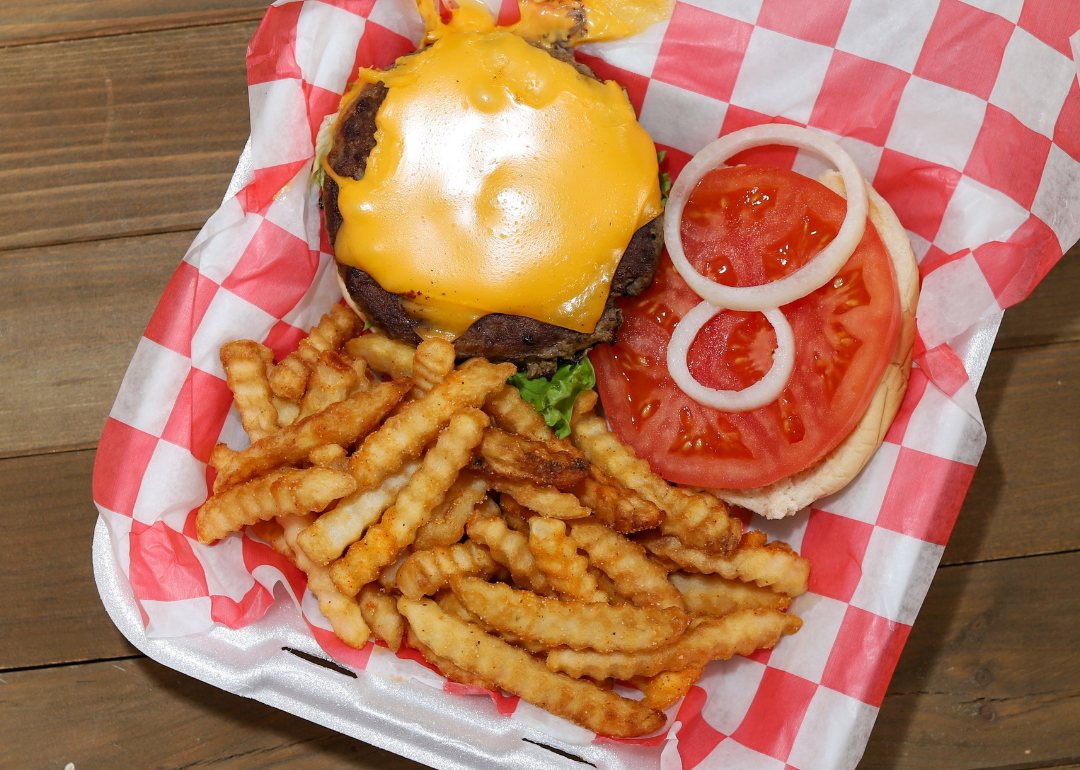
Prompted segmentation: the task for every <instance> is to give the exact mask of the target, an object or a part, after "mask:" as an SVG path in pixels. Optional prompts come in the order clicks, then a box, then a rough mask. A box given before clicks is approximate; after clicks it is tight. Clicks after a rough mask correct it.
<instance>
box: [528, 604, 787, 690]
mask: <svg viewBox="0 0 1080 770" xmlns="http://www.w3.org/2000/svg"><path fill="white" fill-rule="evenodd" d="M800 627H802V620H801V619H800V618H799V617H798V616H797V615H788V614H786V613H783V612H777V611H776V610H771V609H756V610H739V611H738V612H733V613H731V614H730V615H725V616H724V617H722V618H712V617H705V618H700V619H698V620H697V621H696V622H695V623H694V624H692V625H691V626H690V629H689V630H688V631H687V632H686V633H685V634H683V635H682V636H681V637H679V638H678V639H677V640H676V641H674V642H672V643H671V644H668V645H665V646H664V647H660V648H658V649H655V650H651V651H649V652H637V653H628V652H607V653H603V652H594V651H591V650H567V649H557V650H552V651H551V652H550V653H549V654H548V657H547V666H548V668H550V669H551V670H552V671H562V672H564V673H566V674H569V675H570V676H572V677H575V678H576V677H581V676H588V677H591V678H593V679H607V678H608V677H614V678H615V679H622V680H624V681H625V680H629V679H632V678H633V677H635V676H656V675H657V674H659V673H660V672H661V671H681V670H685V669H688V668H703V667H704V666H705V664H707V663H708V662H709V661H711V660H727V659H728V658H730V657H732V656H733V655H749V654H750V653H752V652H754V650H760V649H768V648H770V647H772V646H774V645H775V644H776V643H777V642H778V641H780V637H782V636H785V635H787V634H793V633H795V632H796V631H798V630H799V628H800Z"/></svg>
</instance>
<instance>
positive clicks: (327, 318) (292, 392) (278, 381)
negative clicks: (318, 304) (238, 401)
mask: <svg viewBox="0 0 1080 770" xmlns="http://www.w3.org/2000/svg"><path fill="white" fill-rule="evenodd" d="M358 321H359V319H358V318H357V317H356V313H354V312H353V311H351V310H349V308H347V307H345V306H344V305H334V306H333V307H332V308H330V312H329V313H327V314H326V315H324V316H323V317H322V320H320V321H319V325H318V326H315V327H314V328H313V329H312V330H311V331H310V332H309V333H308V336H307V337H305V338H304V339H302V340H300V345H299V347H297V349H296V350H295V351H293V352H292V353H289V355H287V356H285V359H284V360H283V361H282V362H281V363H280V364H278V365H277V366H275V367H274V369H273V371H271V372H270V387H271V388H272V389H273V391H274V394H275V395H277V396H279V397H281V398H284V399H287V400H289V401H296V402H299V401H300V398H301V397H302V396H303V395H304V390H306V389H307V384H308V377H310V376H311V370H312V369H313V368H314V366H315V361H316V359H318V357H319V354H320V353H322V352H323V351H324V350H336V349H338V348H340V347H341V346H342V344H343V343H344V342H345V340H347V339H349V338H350V337H352V336H353V334H355V333H356V326H357V323H358Z"/></svg>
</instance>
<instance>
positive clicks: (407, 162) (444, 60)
mask: <svg viewBox="0 0 1080 770" xmlns="http://www.w3.org/2000/svg"><path fill="white" fill-rule="evenodd" d="M462 6H463V7H465V4H462ZM467 20H468V22H469V23H468V25H464V24H461V25H459V26H462V27H466V29H465V30H464V31H463V30H461V29H457V28H455V27H454V26H452V25H443V24H441V23H440V24H438V25H437V28H436V29H435V30H434V31H432V32H431V34H429V39H432V38H434V42H432V43H431V44H430V45H429V46H428V47H427V48H425V49H423V50H421V51H420V52H419V53H417V54H414V55H412V56H408V57H403V58H401V59H399V60H398V62H397V65H396V66H395V67H394V68H393V69H391V70H388V71H386V72H382V71H378V70H366V69H365V70H361V71H360V82H361V83H365V82H374V81H382V82H383V83H384V84H385V85H386V86H387V87H388V89H389V90H388V92H387V96H386V99H385V101H384V102H383V104H382V106H381V107H380V109H379V112H378V114H377V115H376V120H375V122H376V128H377V130H376V133H375V139H376V142H377V144H376V146H375V148H374V150H372V152H371V155H370V156H369V157H368V161H367V169H366V172H365V174H364V177H363V179H360V180H354V179H350V178H341V177H339V176H338V175H336V174H334V173H333V171H332V169H330V168H329V166H328V164H326V163H324V168H325V169H326V172H327V174H329V175H330V176H332V177H333V178H334V180H335V181H336V182H337V183H338V185H339V186H340V191H339V193H338V206H339V208H340V210H341V213H342V216H343V218H344V223H343V224H342V226H341V228H340V230H339V231H338V234H337V239H336V242H335V245H334V251H335V254H336V256H337V259H338V260H339V261H341V262H343V263H345V264H347V265H351V266H353V267H357V268H359V269H361V270H363V271H365V272H367V273H368V274H370V275H371V276H372V277H373V278H374V279H375V280H376V281H378V283H379V284H380V285H381V286H382V287H383V288H384V289H386V290H387V291H389V292H393V293H395V294H401V295H404V296H405V297H406V298H407V300H408V302H406V303H405V307H406V310H407V311H408V312H409V313H410V314H411V315H413V317H414V318H418V319H420V320H422V321H423V322H424V323H422V324H421V328H420V329H418V331H419V332H420V333H421V336H425V337H427V336H441V337H444V338H450V339H452V338H454V337H456V336H460V335H461V334H462V333H464V331H465V330H466V329H467V328H468V327H469V326H470V325H471V324H472V323H473V322H474V321H475V320H477V319H478V318H480V317H482V316H484V315H487V314H489V313H508V314H514V315H522V316H527V317H529V318H534V319H536V320H539V321H544V322H547V323H551V324H555V325H558V326H562V327H565V328H568V329H573V330H575V331H579V332H586V333H588V332H591V331H593V329H594V328H595V326H596V323H597V321H598V320H599V318H600V316H601V314H602V313H603V310H604V305H605V303H606V301H607V296H608V292H609V288H610V283H611V278H612V276H613V275H614V273H615V269H616V267H618V264H619V260H620V259H621V257H622V254H623V251H625V249H626V247H627V245H628V244H629V242H630V239H631V237H632V236H633V234H634V232H635V231H636V230H637V229H638V228H639V227H641V226H642V225H644V224H646V223H648V222H649V221H651V220H652V219H654V218H655V217H656V216H658V215H659V214H660V212H661V206H660V188H659V182H658V178H657V172H658V169H657V160H656V148H655V147H654V145H653V143H652V140H651V139H650V138H649V136H648V134H647V133H646V132H645V130H644V129H642V128H641V126H640V125H638V123H637V120H636V118H635V116H634V111H633V109H632V108H631V106H630V104H629V103H628V102H627V100H626V96H625V94H624V93H623V91H622V89H621V88H620V87H619V86H618V84H616V83H615V82H613V81H608V82H606V83H600V82H598V81H595V80H592V79H591V78H587V77H584V76H582V75H581V74H580V73H578V72H577V71H576V70H575V69H574V68H573V67H572V66H570V65H569V64H566V63H564V62H561V61H558V60H557V59H554V58H553V57H551V56H549V55H548V54H547V53H546V52H544V51H542V50H540V49H538V48H535V47H533V46H531V45H529V44H528V43H527V42H525V41H524V40H523V39H521V38H520V37H518V36H516V35H514V34H511V33H509V32H506V31H502V30H497V29H494V28H493V25H489V26H491V29H489V30H486V31H485V28H484V25H483V23H482V19H479V20H478V17H477V16H476V15H475V14H474V15H470V16H468V17H467ZM462 21H466V19H464V18H463V19H462ZM429 24H430V22H429Z"/></svg>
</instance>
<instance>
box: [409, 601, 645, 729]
mask: <svg viewBox="0 0 1080 770" xmlns="http://www.w3.org/2000/svg"><path fill="white" fill-rule="evenodd" d="M398 609H400V610H401V612H402V614H403V615H405V617H406V618H407V619H408V621H409V626H410V628H412V629H413V631H414V632H415V633H416V636H417V637H418V638H419V640H420V641H421V642H423V643H424V644H426V645H428V646H429V647H430V648H431V650H432V651H433V652H434V653H435V654H436V655H438V656H440V657H443V658H446V659H448V660H450V661H451V662H452V663H454V664H455V665H457V666H459V667H461V668H463V669H465V670H466V671H470V672H472V673H474V674H476V675H478V676H480V677H482V678H484V679H487V680H490V681H491V682H492V684H495V685H497V686H498V687H501V688H502V689H504V690H506V691H507V692H510V693H513V694H514V695H517V696H518V697H520V698H523V699H524V700H526V701H528V702H529V703H532V704H534V705H536V706H539V707H540V708H543V709H546V710H547V711H549V712H551V713H552V714H555V715H556V716H561V717H564V718H565V719H569V720H570V721H571V722H574V723H575V724H578V725H581V726H582V727H585V728H586V729H589V730H592V731H593V732H597V733H601V734H603V735H610V736H612V737H616V738H631V737H635V736H640V735H648V734H649V733H652V732H655V731H656V730H658V729H660V727H662V726H663V724H664V721H665V716H664V715H663V714H662V713H659V712H657V711H654V710H652V709H650V708H648V707H646V706H643V705H642V704H640V703H638V702H636V701H632V700H630V699H628V698H623V697H622V696H620V695H617V694H615V693H614V692H611V691H607V690H602V689H600V688H599V687H596V686H595V685H593V684H591V683H589V682H583V681H579V680H575V679H571V678H569V677H566V676H562V675H560V674H553V673H552V672H551V671H549V670H548V669H547V668H546V667H545V666H544V664H543V663H541V662H540V661H538V660H537V659H536V658H534V657H532V656H531V655H530V654H529V653H527V652H525V651H524V650H519V649H518V648H516V647H513V646H512V645H509V644H507V643H506V642H504V641H502V640H501V639H496V638H495V637H493V636H490V635H489V634H486V633H484V631H483V629H481V628H479V627H478V626H475V625H471V624H468V623H463V622H462V621H460V620H458V619H456V618H453V617H450V616H449V615H447V614H446V613H445V612H443V610H442V609H441V608H440V607H439V605H437V604H436V603H435V602H433V601H431V600H430V599H421V600H419V601H413V600H411V599H406V598H402V599H400V600H399V601H398Z"/></svg>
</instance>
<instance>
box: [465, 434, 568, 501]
mask: <svg viewBox="0 0 1080 770" xmlns="http://www.w3.org/2000/svg"><path fill="white" fill-rule="evenodd" d="M480 456H481V457H482V458H483V459H484V469H485V470H486V471H487V472H488V473H490V474H492V475H495V476H500V477H502V478H505V479H510V480H513V481H531V482H532V483H534V484H538V485H540V486H544V487H556V488H558V489H569V488H570V487H572V486H574V485H575V484H578V483H580V482H582V481H584V480H585V477H586V476H587V475H588V473H589V461H588V460H586V459H585V457H584V455H582V454H581V453H580V452H578V451H577V450H575V449H573V448H572V447H571V449H570V450H563V449H552V448H551V447H550V446H549V445H548V444H545V443H544V442H541V441H531V440H529V439H527V438H522V437H521V436H517V435H515V434H512V433H506V432H504V431H501V430H499V429H497V428H489V429H488V430H487V431H485V432H484V441H483V443H481V444H480Z"/></svg>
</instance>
